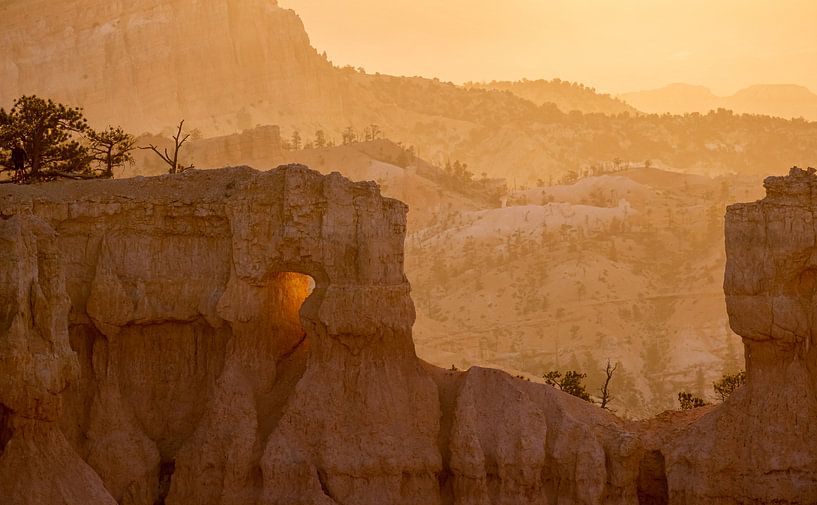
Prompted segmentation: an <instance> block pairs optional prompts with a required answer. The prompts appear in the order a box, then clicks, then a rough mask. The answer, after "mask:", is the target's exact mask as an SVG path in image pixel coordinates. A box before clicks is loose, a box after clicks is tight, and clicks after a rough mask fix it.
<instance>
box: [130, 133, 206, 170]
mask: <svg viewBox="0 0 817 505" xmlns="http://www.w3.org/2000/svg"><path fill="white" fill-rule="evenodd" d="M183 127H184V119H182V120H181V121H180V122H179V126H178V128H177V130H176V135H174V136H173V141H174V147H173V153H172V154H170V153H169V152H168V151H167V149H164V150H163V151H159V148H158V147H156V146H155V145H153V144H149V145H148V146H146V147H140V148H139V149H149V150H151V151H153V152H154V153H156V155H157V156H159V157H160V158H161V159H162V161H164V162H165V163H167V164H168V166H169V167H170V169H169V170H168V173H170V174H178V173H181V172H184V171H185V170H189V169H191V168H194V167H193V165H187V166H184V165H182V164H181V163H180V162H179V151H180V150H181V148H182V146H183V145H184V143H185V142H187V139H189V138H190V134H189V133H188V134H185V135H184V136H182V128H183Z"/></svg>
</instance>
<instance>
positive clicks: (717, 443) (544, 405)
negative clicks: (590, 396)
mask: <svg viewBox="0 0 817 505" xmlns="http://www.w3.org/2000/svg"><path fill="white" fill-rule="evenodd" d="M766 186H767V189H768V196H767V198H766V199H765V200H763V201H761V202H757V203H753V204H738V205H734V206H732V207H730V209H729V211H728V213H727V222H726V247H727V255H728V263H727V271H726V280H725V285H724V286H725V291H726V296H727V304H728V308H729V315H730V321H731V324H732V327H733V328H734V329H735V331H736V332H738V333H739V334H740V335H741V336H742V337H743V340H744V343H745V346H746V357H747V367H748V368H747V371H748V378H749V380H748V385H747V386H746V387H744V388H742V389H741V390H739V391H738V392H737V393H735V394H734V395H733V396H732V397H731V398H730V399H729V400H728V401H727V402H726V403H724V404H723V405H720V406H717V407H708V408H704V409H698V410H696V411H692V412H688V413H676V414H665V415H663V416H660V417H659V418H657V419H654V420H650V421H644V422H631V421H625V420H622V419H619V418H617V417H616V416H614V415H613V414H611V413H609V412H607V411H604V410H601V409H599V408H598V407H596V406H593V405H591V404H589V403H587V402H584V401H581V400H579V399H577V398H574V397H571V396H568V395H566V394H563V393H561V392H559V391H557V390H555V389H553V388H551V387H549V386H546V385H542V384H534V383H530V382H526V381H521V380H518V379H515V378H513V377H511V376H509V375H507V374H505V373H504V372H500V371H496V370H488V369H481V368H472V369H471V370H469V371H467V372H453V371H444V370H441V369H437V368H435V367H432V366H429V365H427V364H425V363H423V362H421V361H420V360H419V359H417V357H416V355H415V352H414V345H413V342H412V338H411V328H412V324H413V322H414V307H413V304H412V300H411V297H410V286H409V283H408V281H407V280H406V277H405V275H404V273H403V241H404V238H405V226H406V213H407V210H408V209H407V207H406V206H405V205H404V204H402V203H400V202H398V201H396V200H392V199H388V198H383V197H382V196H381V195H380V193H379V190H378V188H377V186H376V185H375V184H373V183H353V182H350V181H349V180H347V179H345V178H344V177H342V176H340V175H339V174H337V173H335V174H330V175H327V176H322V175H320V174H318V173H317V172H313V171H311V170H309V169H307V168H306V167H303V166H299V165H290V166H283V167H279V168H278V169H275V170H272V171H269V172H263V173H262V172H256V171H254V170H252V169H249V168H230V169H221V170H212V171H190V172H186V173H183V174H180V175H173V176H162V177H155V178H136V179H130V180H116V181H91V182H64V183H53V184H45V185H41V186H30V187H18V186H10V185H4V186H3V187H0V258H2V261H0V372H1V373H0V497H2V498H3V500H2V501H3V503H14V504H45V503H48V504H77V503H94V504H105V503H108V504H114V503H119V504H128V505H153V504H155V503H167V504H191V505H192V504H258V505H266V504H282V505H283V504H287V505H292V504H327V505H328V504H355V505H366V504H371V505H375V504H377V505H380V504H385V503H388V504H417V505H420V504H423V505H427V504H471V503H473V504H489V503H497V504H498V503H514V504H541V503H550V504H555V503H576V504H617V503H618V504H647V503H659V504H660V503H673V504H697V503H723V504H737V503H758V504H759V503H770V502H774V503H781V504H806V503H814V502H815V501H817V445H815V444H817V442H815V440H817V404H816V402H815V387H817V371H815V367H816V366H817V359H815V358H817V357H816V356H815V352H817V351H815V341H814V340H815V336H814V334H813V330H812V327H813V326H814V324H813V321H814V318H815V311H814V303H815V299H814V296H815V289H816V288H815V286H817V280H816V279H817V274H815V272H817V263H815V260H814V258H813V257H814V256H815V254H814V253H815V250H817V249H815V247H817V246H815V230H814V217H813V216H814V211H815V209H817V202H815V201H814V199H813V196H812V195H813V194H814V189H815V186H817V177H815V176H814V175H813V174H811V173H806V172H802V171H799V170H795V171H793V172H792V174H791V175H790V176H788V177H784V178H770V179H768V180H767V183H766Z"/></svg>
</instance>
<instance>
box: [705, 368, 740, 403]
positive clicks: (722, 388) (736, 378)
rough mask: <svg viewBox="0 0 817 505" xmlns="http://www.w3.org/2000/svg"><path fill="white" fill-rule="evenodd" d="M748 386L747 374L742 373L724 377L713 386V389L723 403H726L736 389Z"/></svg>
mask: <svg viewBox="0 0 817 505" xmlns="http://www.w3.org/2000/svg"><path fill="white" fill-rule="evenodd" d="M744 384H746V372H745V371H740V372H738V373H736V374H734V375H724V376H723V377H721V379H720V380H719V381H717V382H715V383H714V384H712V389H714V390H715V393H717V395H718V396H720V398H721V401H722V402H725V401H726V399H727V398H729V397H730V396H731V395H732V393H734V392H735V390H736V389H738V388H739V387H741V386H742V385H744Z"/></svg>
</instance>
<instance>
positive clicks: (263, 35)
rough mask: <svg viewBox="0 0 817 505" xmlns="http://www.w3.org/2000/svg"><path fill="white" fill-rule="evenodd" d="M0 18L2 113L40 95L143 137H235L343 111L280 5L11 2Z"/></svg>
mask: <svg viewBox="0 0 817 505" xmlns="http://www.w3.org/2000/svg"><path fill="white" fill-rule="evenodd" d="M0 19H2V20H3V22H2V24H3V29H2V31H0V47H2V48H3V51H2V52H0V76H2V78H0V105H2V106H4V107H8V106H9V105H10V104H11V102H12V101H13V100H14V99H15V98H17V97H18V96H20V95H23V94H39V95H42V96H46V97H49V98H53V99H56V100H59V101H62V102H64V103H67V104H71V105H79V106H82V107H84V108H85V111H86V113H87V116H88V117H89V120H90V121H91V123H92V124H94V125H105V124H108V123H111V122H115V123H121V124H122V125H123V126H124V127H125V128H126V129H128V130H130V131H133V132H134V133H136V134H139V133H141V132H145V131H150V132H159V131H162V130H164V129H166V128H169V127H172V126H173V125H175V124H177V123H178V122H179V120H180V119H186V120H187V124H188V125H190V127H191V128H199V129H201V130H203V131H205V133H207V132H227V133H232V132H235V131H241V130H243V129H248V128H252V127H254V126H255V125H256V124H258V123H261V124H285V123H291V122H293V120H294V119H297V118H300V117H303V116H308V117H315V116H318V114H319V113H320V114H324V115H326V116H331V115H332V114H334V113H336V112H337V111H340V109H341V106H342V104H341V101H340V99H339V98H337V94H336V93H335V92H334V91H336V89H335V88H336V84H335V80H334V79H335V78H334V77H333V75H334V74H333V73H332V67H331V65H330V64H329V63H328V62H327V61H326V60H325V59H324V58H323V57H321V56H320V55H318V54H317V52H316V51H315V50H314V49H313V48H312V47H311V46H310V45H309V39H308V36H307V35H306V32H305V31H304V28H303V24H302V23H301V20H300V19H299V18H298V16H297V15H296V14H295V13H294V12H292V11H290V10H287V9H282V8H280V7H278V5H277V2H276V1H275V0H172V1H165V0H140V1H138V2H129V1H100V0H68V1H59V2H55V1H53V0H10V1H6V2H2V5H0ZM54 76H59V78H55V77H54ZM114 118H115V119H114Z"/></svg>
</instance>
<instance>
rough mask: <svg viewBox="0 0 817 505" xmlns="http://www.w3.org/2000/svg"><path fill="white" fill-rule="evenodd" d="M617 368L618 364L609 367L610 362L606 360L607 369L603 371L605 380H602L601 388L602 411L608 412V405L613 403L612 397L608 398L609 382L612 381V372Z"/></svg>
mask: <svg viewBox="0 0 817 505" xmlns="http://www.w3.org/2000/svg"><path fill="white" fill-rule="evenodd" d="M617 368H618V363H616V364H615V366H611V365H610V360H609V359H608V360H607V368H606V369H605V371H604V373H605V374H606V375H607V378H606V379H604V385H603V386H602V387H601V408H603V409H607V410H610V408H609V407H608V405H609V404H610V402H612V401H613V397H612V396H610V381H612V380H613V372H615V371H616V369H617Z"/></svg>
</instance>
